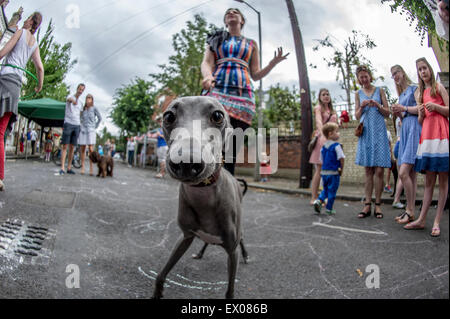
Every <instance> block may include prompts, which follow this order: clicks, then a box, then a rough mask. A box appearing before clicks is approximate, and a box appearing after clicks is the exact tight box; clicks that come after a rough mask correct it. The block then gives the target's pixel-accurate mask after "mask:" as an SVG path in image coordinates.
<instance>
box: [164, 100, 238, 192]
mask: <svg viewBox="0 0 450 319" xmlns="http://www.w3.org/2000/svg"><path fill="white" fill-rule="evenodd" d="M162 129H163V132H164V138H165V140H166V142H167V145H168V146H169V151H168V154H167V159H166V167H167V171H168V172H169V174H170V175H171V176H172V177H173V178H175V179H178V180H180V181H181V182H184V183H188V184H198V183H200V182H201V181H203V180H205V179H206V178H208V177H209V176H211V175H212V174H213V173H214V172H215V171H216V170H217V169H218V168H219V167H220V165H221V163H222V151H223V150H224V149H225V145H226V141H227V138H228V136H229V135H231V133H232V128H231V125H230V119H229V116H228V114H227V112H226V111H225V109H224V108H223V106H222V104H220V103H219V102H218V101H217V100H216V99H214V98H210V97H205V96H197V97H182V98H178V99H176V100H174V101H173V102H172V103H171V104H170V105H169V107H168V108H167V110H166V111H165V112H164V114H163V121H162Z"/></svg>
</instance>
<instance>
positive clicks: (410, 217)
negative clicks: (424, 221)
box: [397, 211, 415, 225]
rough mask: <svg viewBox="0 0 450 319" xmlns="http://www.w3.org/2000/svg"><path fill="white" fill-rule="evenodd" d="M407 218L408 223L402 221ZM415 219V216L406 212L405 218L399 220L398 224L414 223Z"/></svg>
mask: <svg viewBox="0 0 450 319" xmlns="http://www.w3.org/2000/svg"><path fill="white" fill-rule="evenodd" d="M405 216H408V219H407V220H406V221H402V220H403V219H404V217H405ZM414 219H415V218H414V215H410V214H409V213H408V212H407V211H405V213H404V215H403V217H402V218H400V219H399V220H397V223H398V224H400V225H404V224H408V223H410V222H413V221H414Z"/></svg>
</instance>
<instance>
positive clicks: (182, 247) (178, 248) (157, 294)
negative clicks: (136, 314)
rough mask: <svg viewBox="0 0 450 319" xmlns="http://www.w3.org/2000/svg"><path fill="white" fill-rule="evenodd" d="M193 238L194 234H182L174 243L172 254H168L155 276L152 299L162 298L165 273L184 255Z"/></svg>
mask: <svg viewBox="0 0 450 319" xmlns="http://www.w3.org/2000/svg"><path fill="white" fill-rule="evenodd" d="M193 240H194V236H190V237H185V236H184V235H183V237H182V238H180V239H179V240H178V242H177V244H176V245H175V248H174V249H173V251H172V254H171V255H170V258H169V261H168V262H167V264H166V265H165V266H164V268H163V270H162V271H161V272H160V273H159V274H158V276H157V277H156V284H155V290H154V292H153V298H154V299H160V298H162V292H163V289H164V281H165V280H166V276H167V274H168V273H169V272H170V270H171V269H172V268H173V266H175V264H176V263H177V262H178V260H179V259H180V258H181V256H183V255H184V253H185V252H186V250H187V249H188V248H189V246H191V244H192V241H193Z"/></svg>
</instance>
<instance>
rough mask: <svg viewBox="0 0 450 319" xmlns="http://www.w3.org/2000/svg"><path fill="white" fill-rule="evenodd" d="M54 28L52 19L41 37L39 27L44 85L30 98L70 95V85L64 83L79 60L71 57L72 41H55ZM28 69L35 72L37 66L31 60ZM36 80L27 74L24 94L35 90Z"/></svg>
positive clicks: (54, 97) (38, 36)
mask: <svg viewBox="0 0 450 319" xmlns="http://www.w3.org/2000/svg"><path fill="white" fill-rule="evenodd" d="M53 30H54V24H53V23H52V20H50V22H49V24H48V26H47V30H46V31H45V34H44V36H43V37H42V39H40V31H41V29H39V31H38V33H37V35H36V39H37V41H38V42H39V53H40V55H41V59H42V64H43V65H44V70H45V75H44V85H43V87H42V91H41V92H39V93H37V94H35V95H32V96H30V99H39V98H44V97H46V98H52V99H55V100H58V101H65V99H66V97H67V95H69V87H68V86H67V84H66V83H64V79H65V77H66V75H67V73H68V72H69V71H70V70H71V69H72V68H73V67H74V65H75V64H76V63H77V60H72V61H71V58H70V53H71V49H72V44H71V43H70V42H68V43H66V44H63V45H62V44H59V43H57V42H55V39H54V36H53V35H52V33H53ZM27 70H28V71H30V72H31V73H33V74H34V73H35V72H36V71H35V67H34V64H33V62H32V61H31V59H30V61H29V62H28V64H27ZM36 86H37V85H36V81H35V80H34V79H33V78H32V77H31V76H29V75H27V83H26V85H24V86H23V91H24V94H23V95H24V96H28V95H30V94H32V93H33V92H34V88H35V87H36Z"/></svg>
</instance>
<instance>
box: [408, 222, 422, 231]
mask: <svg viewBox="0 0 450 319" xmlns="http://www.w3.org/2000/svg"><path fill="white" fill-rule="evenodd" d="M403 229H406V230H423V229H425V227H424V226H421V225H414V224H413V223H408V224H406V225H405V226H403Z"/></svg>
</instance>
